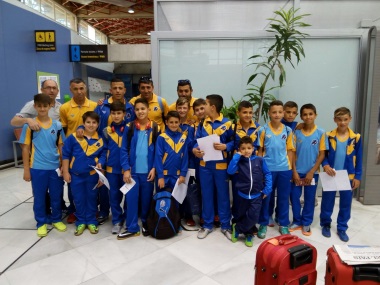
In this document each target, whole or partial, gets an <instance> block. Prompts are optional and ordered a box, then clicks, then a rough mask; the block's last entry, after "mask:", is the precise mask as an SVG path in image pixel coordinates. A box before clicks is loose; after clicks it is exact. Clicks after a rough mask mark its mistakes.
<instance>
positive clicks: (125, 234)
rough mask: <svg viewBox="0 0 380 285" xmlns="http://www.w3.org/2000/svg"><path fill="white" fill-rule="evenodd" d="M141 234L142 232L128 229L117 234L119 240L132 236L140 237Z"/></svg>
mask: <svg viewBox="0 0 380 285" xmlns="http://www.w3.org/2000/svg"><path fill="white" fill-rule="evenodd" d="M139 235H140V232H135V233H131V232H129V231H128V230H126V231H124V232H122V233H119V234H118V235H117V239H118V240H123V239H127V238H130V237H138V236H139Z"/></svg>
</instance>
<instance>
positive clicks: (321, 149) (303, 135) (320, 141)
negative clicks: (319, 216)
mask: <svg viewBox="0 0 380 285" xmlns="http://www.w3.org/2000/svg"><path fill="white" fill-rule="evenodd" d="M300 113H301V119H302V120H303V124H302V128H301V129H299V130H295V131H294V134H293V137H294V141H295V144H296V158H295V161H293V183H292V190H291V193H290V200H291V202H292V211H293V223H292V224H291V225H290V226H289V231H290V232H293V231H295V230H302V234H303V235H305V236H309V235H311V230H310V225H311V224H312V222H313V217H314V201H315V194H316V191H317V185H318V177H319V175H318V170H319V166H320V165H321V163H322V161H323V159H324V158H325V151H326V149H327V146H328V144H327V140H326V135H325V131H324V130H323V129H320V128H318V127H317V126H316V125H315V123H314V121H315V119H316V117H317V110H316V108H315V106H314V105H313V104H305V105H303V106H302V107H301V111H300ZM302 188H304V197H305V198H304V201H305V202H304V206H303V208H302V211H301V202H300V197H301V194H302Z"/></svg>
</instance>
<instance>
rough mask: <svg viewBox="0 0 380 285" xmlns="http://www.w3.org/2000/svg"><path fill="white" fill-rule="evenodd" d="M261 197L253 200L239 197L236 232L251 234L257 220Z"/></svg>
mask: <svg viewBox="0 0 380 285" xmlns="http://www.w3.org/2000/svg"><path fill="white" fill-rule="evenodd" d="M262 201H263V198H262V196H259V197H257V198H254V199H244V198H241V197H240V200H239V211H238V216H237V218H236V220H237V221H236V227H235V228H236V230H237V231H238V232H239V233H242V234H245V235H247V234H249V235H252V234H253V227H254V226H256V223H257V221H258V220H259V215H260V209H261V202H262Z"/></svg>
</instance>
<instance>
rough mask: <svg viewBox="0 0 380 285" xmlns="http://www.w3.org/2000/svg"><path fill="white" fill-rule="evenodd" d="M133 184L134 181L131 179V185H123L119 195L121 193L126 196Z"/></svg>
mask: <svg viewBox="0 0 380 285" xmlns="http://www.w3.org/2000/svg"><path fill="white" fill-rule="evenodd" d="M135 184H136V181H135V180H133V178H131V183H125V184H124V185H123V186H121V188H120V191H121V193H123V194H124V195H125V194H127V193H128V192H129V191H130V190H131V189H132V187H133V186H135Z"/></svg>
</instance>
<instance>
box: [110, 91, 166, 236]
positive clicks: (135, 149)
mask: <svg viewBox="0 0 380 285" xmlns="http://www.w3.org/2000/svg"><path fill="white" fill-rule="evenodd" d="M135 114H136V120H135V121H133V122H130V123H129V124H128V125H127V126H126V128H125V130H124V133H123V139H122V143H121V149H120V163H121V167H122V169H123V171H124V174H123V181H124V182H125V183H128V184H130V183H132V178H133V180H134V182H135V183H136V184H135V185H134V186H133V187H132V188H131V189H130V190H129V191H128V192H127V193H126V195H125V199H126V201H127V203H126V205H127V218H126V223H125V224H126V230H125V231H124V232H122V233H119V234H118V236H117V239H118V240H123V239H126V238H129V237H135V236H139V235H140V227H139V225H138V223H137V222H138V219H139V215H138V214H139V201H140V203H141V211H140V217H141V222H142V233H143V235H144V236H148V235H149V232H148V227H147V224H146V219H147V217H148V211H149V207H150V202H151V200H152V196H153V189H154V184H153V183H154V177H155V171H156V170H155V168H154V151H155V141H156V138H157V135H158V133H159V130H160V128H159V126H158V125H157V123H155V122H153V121H151V120H149V118H148V114H149V103H148V101H147V100H146V99H145V98H138V99H137V100H136V101H135ZM139 197H140V198H139Z"/></svg>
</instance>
